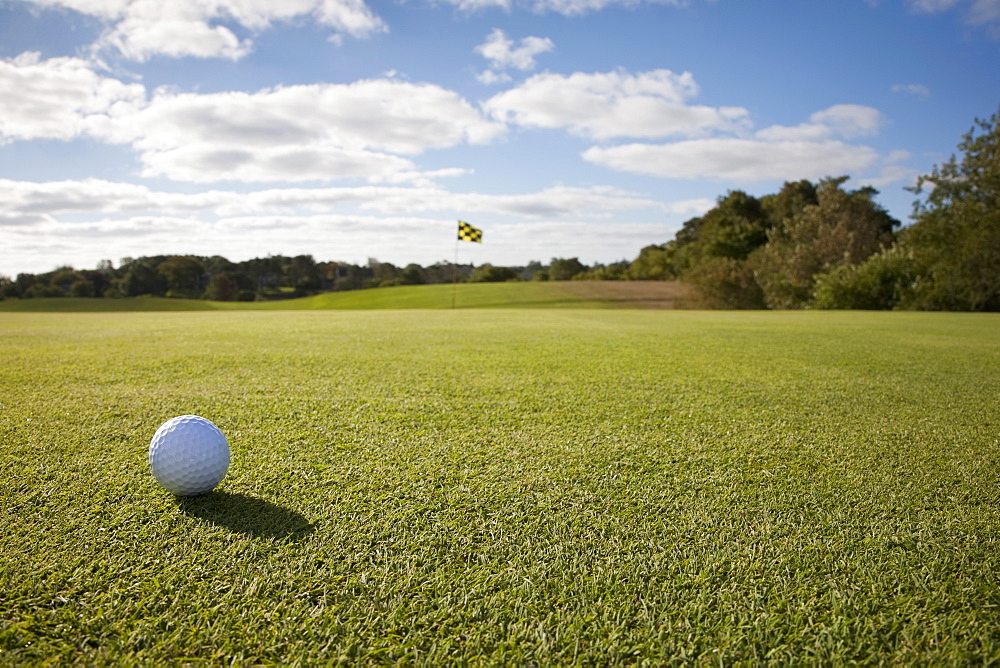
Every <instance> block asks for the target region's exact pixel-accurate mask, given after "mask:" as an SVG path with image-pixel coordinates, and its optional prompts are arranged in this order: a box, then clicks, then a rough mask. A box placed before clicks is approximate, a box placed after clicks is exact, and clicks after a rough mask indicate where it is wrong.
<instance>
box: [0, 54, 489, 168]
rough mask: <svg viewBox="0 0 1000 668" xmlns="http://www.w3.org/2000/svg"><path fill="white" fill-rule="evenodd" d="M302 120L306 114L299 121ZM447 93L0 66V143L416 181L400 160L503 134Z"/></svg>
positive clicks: (33, 57) (387, 84)
mask: <svg viewBox="0 0 1000 668" xmlns="http://www.w3.org/2000/svg"><path fill="white" fill-rule="evenodd" d="M303 110H308V113H303ZM505 130H506V128H505V126H504V125H503V124H501V123H497V122H495V121H492V120H490V119H488V118H485V117H484V116H483V115H482V114H481V113H480V112H479V111H478V110H476V109H475V108H474V107H473V106H472V105H471V104H469V103H468V102H467V101H466V100H465V99H463V98H462V97H461V96H460V95H458V94H457V93H455V92H453V91H450V90H447V89H444V88H441V87H440V86H436V85H433V84H414V83H408V82H405V81H399V80H395V79H371V80H362V81H358V82H355V83H352V84H315V85H302V86H287V87H279V88H273V89H265V90H261V91H258V92H256V93H244V92H226V93H215V94H207V95H199V94H195V93H171V92H168V91H158V92H157V93H156V94H154V95H153V97H152V99H149V100H147V99H146V91H145V89H144V87H143V86H142V85H140V84H125V83H122V82H121V81H118V80H117V79H113V78H109V77H104V76H101V75H99V74H97V73H96V72H95V71H94V70H93V69H92V66H91V65H90V64H88V63H87V62H86V61H83V60H80V59H75V58H55V59H51V60H46V61H41V60H39V58H38V56H37V54H24V55H22V56H19V57H18V58H15V59H13V60H8V61H0V142H4V141H8V142H9V141H13V140H19V139H21V140H23V139H37V138H50V139H73V138H75V137H80V136H89V137H93V138H96V139H99V140H103V141H106V142H110V143H116V144H127V145H130V146H131V147H132V148H133V149H135V150H136V151H137V152H138V154H139V158H140V160H141V162H142V164H143V167H144V170H143V173H144V175H146V176H157V177H159V176H162V177H167V178H170V179H175V180H180V181H191V182H200V183H208V182H214V181H221V180H236V181H256V182H259V181H284V180H287V181H307V180H322V181H326V180H331V179H344V178H348V179H362V180H363V179H368V180H373V181H384V182H394V181H395V182H399V181H400V180H403V181H411V182H412V181H414V180H417V179H419V178H420V177H419V170H418V168H417V166H416V165H415V164H414V163H413V162H412V160H410V159H409V157H410V156H415V155H419V154H421V153H423V152H424V151H427V150H430V149H442V148H449V147H452V146H456V145H459V144H463V143H471V144H483V143H488V142H490V141H492V140H493V139H495V138H496V137H497V136H499V135H500V134H502V133H503V132H505Z"/></svg>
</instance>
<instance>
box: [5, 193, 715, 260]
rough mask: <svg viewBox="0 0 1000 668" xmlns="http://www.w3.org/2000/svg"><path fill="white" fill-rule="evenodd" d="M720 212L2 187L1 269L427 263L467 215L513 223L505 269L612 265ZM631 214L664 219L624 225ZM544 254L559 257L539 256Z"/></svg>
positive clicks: (622, 203)
mask: <svg viewBox="0 0 1000 668" xmlns="http://www.w3.org/2000/svg"><path fill="white" fill-rule="evenodd" d="M713 205H714V202H713V201H711V200H704V199H695V200H685V201H678V202H669V203H664V202H660V201H657V200H652V199H649V198H646V197H643V196H641V195H637V194H635V193H630V192H627V191H622V190H619V189H616V188H610V187H590V188H574V187H568V186H558V187H552V188H546V189H544V190H539V191H537V192H534V193H520V194H512V195H496V194H487V193H455V192H450V191H447V190H444V189H441V188H438V187H417V188H403V187H388V186H361V187H357V188H277V189H268V190H260V191H256V192H250V193H243V192H237V191H230V190H211V191H207V192H202V193H195V194H188V193H170V192H161V191H156V190H152V189H149V188H147V187H145V186H142V185H136V184H128V183H117V182H110V181H102V180H97V179H88V180H86V181H61V182H51V183H36V182H26V181H12V180H0V225H2V226H3V236H4V242H5V243H4V244H3V245H0V271H2V272H3V273H5V274H9V275H12V274H16V273H17V272H19V271H41V270H44V269H46V268H48V267H50V266H51V265H52V263H53V262H59V263H70V264H73V265H75V266H77V267H93V266H95V265H96V263H97V261H98V260H100V259H101V258H108V257H110V258H118V257H122V256H125V255H130V256H139V255H155V254H161V253H194V254H197V255H212V254H219V255H223V256H225V257H228V258H230V259H233V260H239V259H247V258H250V257H259V256H261V255H264V254H266V253H287V254H299V253H302V252H310V253H313V254H314V255H315V256H316V257H317V258H318V259H341V260H348V261H357V262H363V261H364V260H365V258H367V257H369V256H372V255H377V256H378V257H379V258H381V259H383V260H388V261H392V262H396V263H400V264H406V263H409V262H419V263H422V264H428V263H432V262H435V261H438V260H440V259H441V258H442V254H444V253H447V252H448V250H447V249H448V248H453V246H454V224H455V223H454V220H455V217H456V215H460V216H461V217H472V218H473V220H476V221H477V222H479V221H481V220H490V221H496V220H497V219H500V220H503V221H504V222H502V223H500V222H490V223H489V224H488V225H487V224H485V223H482V222H480V223H479V224H480V225H483V227H486V228H487V229H488V230H489V235H490V237H489V238H490V245H489V248H488V250H489V261H491V262H494V263H501V264H502V263H507V264H519V263H524V262H527V261H528V260H530V259H541V260H545V259H548V257H549V255H551V256H562V257H572V256H579V257H581V258H582V259H584V261H586V262H592V261H595V260H601V261H608V260H609V258H615V259H617V258H618V257H621V258H627V257H634V256H635V255H636V253H638V251H639V249H640V248H641V247H642V246H645V245H648V244H649V243H650V241H651V240H666V239H667V238H669V236H670V231H671V228H670V226H669V224H668V223H665V222H663V219H664V218H665V214H674V215H696V214H699V213H703V212H704V211H706V210H708V209H709V208H711V207H712V206H713ZM445 212H447V213H448V215H445ZM459 212H460V213H459ZM428 214H429V215H428ZM626 216H627V218H626V221H627V220H628V219H632V220H633V221H635V220H636V219H638V220H639V221H641V220H642V219H643V218H652V219H653V220H656V221H658V222H655V223H643V222H622V219H623V218H625V217H626ZM511 217H512V218H513V219H514V222H511V221H510V220H508V218H511ZM517 220H522V221H525V222H524V223H518V222H516V221H517ZM550 237H551V238H550ZM304 240H307V241H304ZM542 240H544V243H542ZM595 242H596V245H595ZM537 248H545V251H544V252H545V253H546V254H549V255H546V256H535V255H534V250H533V249H537ZM595 248H599V249H600V255H599V256H594V252H595V251H594V249H595ZM472 250H479V249H472ZM469 252H470V253H471V250H470V251H469ZM52 258H59V259H58V260H53V259H52ZM473 258H474V256H473V255H471V254H470V255H468V258H467V259H468V260H471V259H473Z"/></svg>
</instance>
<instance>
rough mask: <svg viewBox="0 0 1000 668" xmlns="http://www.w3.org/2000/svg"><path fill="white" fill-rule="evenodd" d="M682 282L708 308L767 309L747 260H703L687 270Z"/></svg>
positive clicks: (717, 258)
mask: <svg viewBox="0 0 1000 668" xmlns="http://www.w3.org/2000/svg"><path fill="white" fill-rule="evenodd" d="M684 281H685V282H686V283H689V284H690V285H691V286H692V287H694V288H695V290H696V291H697V292H698V295H699V296H700V297H701V299H702V301H703V302H704V305H705V306H708V307H709V308H723V309H762V308H766V304H765V302H764V293H763V292H762V291H761V288H760V285H758V284H757V281H756V279H755V277H754V272H753V269H752V268H751V265H750V263H749V262H748V261H746V260H737V259H736V258H732V257H714V258H711V259H708V260H705V261H703V262H700V263H698V264H697V265H695V266H694V267H692V268H691V269H689V270H688V271H687V273H686V274H684Z"/></svg>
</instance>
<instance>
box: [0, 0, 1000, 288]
mask: <svg viewBox="0 0 1000 668" xmlns="http://www.w3.org/2000/svg"><path fill="white" fill-rule="evenodd" d="M998 105H1000V0H760V1H758V2H749V1H747V0H387V1H381V0H379V1H376V0H367V1H366V0H281V1H280V2H279V1H277V0H0V274H4V275H6V276H9V277H14V276H16V275H17V274H18V273H22V272H25V273H42V272H46V271H51V270H53V269H55V268H57V267H61V266H66V265H69V266H73V267H75V268H77V269H91V268H95V267H96V266H97V264H98V263H99V262H100V261H101V260H111V262H112V263H113V264H114V265H115V266H118V265H119V263H120V262H121V260H122V259H123V258H127V257H140V256H144V255H169V254H192V255H199V256H211V255H222V256H224V257H227V258H229V259H230V260H233V261H240V260H246V259H250V258H254V257H264V256H267V255H302V254H310V255H312V256H313V257H314V258H315V259H316V260H317V261H342V262H351V263H358V264H364V263H366V262H367V261H368V259H369V258H377V259H378V260H380V261H382V262H392V263H393V264H396V265H399V266H405V265H407V264H410V263H418V264H421V265H430V264H434V263H435V262H450V261H453V260H454V259H455V258H458V260H459V262H462V263H473V264H475V265H481V264H484V263H492V264H496V265H524V264H527V263H528V262H529V261H532V260H538V261H541V262H543V263H546V262H548V261H549V260H550V259H551V258H571V257H576V258H578V259H579V260H580V261H581V262H583V263H585V264H588V265H592V264H595V263H602V264H607V263H611V262H616V261H619V260H631V259H633V258H635V257H636V256H637V255H638V253H639V251H640V249H641V248H643V247H644V246H648V245H650V244H661V243H664V242H666V241H669V240H670V239H672V238H673V236H674V234H675V232H676V231H677V230H678V229H679V228H680V227H681V225H682V224H683V223H684V221H686V220H688V219H690V218H692V217H694V216H698V215H700V214H702V213H704V212H705V211H707V210H708V209H710V208H711V207H712V206H713V205H714V203H715V202H716V200H717V199H718V198H720V197H722V196H725V195H726V193H728V192H729V191H732V190H742V191H744V192H747V193H750V194H752V195H755V196H763V195H766V194H769V193H773V192H777V191H778V190H779V189H780V188H781V185H782V184H783V183H784V182H786V181H796V180H799V179H809V180H812V181H814V182H815V181H818V180H820V179H823V178H826V177H837V176H842V175H846V176H850V177H851V179H850V181H848V183H847V186H846V187H848V188H852V189H853V188H859V187H863V186H873V187H875V188H877V189H878V190H879V193H880V194H879V195H878V197H877V200H878V202H879V203H880V204H881V205H882V206H884V207H885V208H886V209H887V210H888V211H889V212H890V213H891V214H892V215H894V216H895V217H896V218H898V219H899V220H900V221H901V222H902V223H903V224H906V223H907V222H909V216H910V213H911V210H912V204H913V201H914V199H915V198H916V196H915V195H914V194H913V193H912V192H909V191H907V190H906V188H907V187H911V186H913V184H914V183H915V179H916V177H917V176H918V175H920V174H927V173H929V172H930V171H931V170H932V169H933V168H934V166H935V165H940V164H941V163H943V162H944V161H946V160H947V159H948V158H949V157H950V156H951V155H953V154H955V153H956V151H957V149H956V147H957V144H958V143H959V142H960V141H961V137H962V135H963V134H964V133H965V132H967V131H969V130H970V129H971V127H972V125H973V122H974V120H975V119H976V118H983V119H986V118H989V117H990V116H991V115H992V114H994V113H996V112H997V110H998ZM460 219H461V220H466V221H468V222H470V223H471V224H473V225H474V226H476V227H478V228H480V229H481V230H483V243H482V244H475V243H468V242H461V243H458V242H457V241H456V233H457V221H458V220H460Z"/></svg>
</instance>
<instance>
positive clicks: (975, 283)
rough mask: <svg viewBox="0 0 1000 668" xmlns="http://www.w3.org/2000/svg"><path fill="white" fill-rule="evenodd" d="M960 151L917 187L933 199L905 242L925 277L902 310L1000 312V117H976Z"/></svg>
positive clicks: (920, 210) (920, 207)
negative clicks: (982, 118) (959, 155)
mask: <svg viewBox="0 0 1000 668" xmlns="http://www.w3.org/2000/svg"><path fill="white" fill-rule="evenodd" d="M977 130H978V133H977ZM958 148H959V150H960V151H962V153H963V155H962V157H961V159H958V158H956V157H955V156H954V155H953V156H952V157H951V158H950V159H949V160H948V162H946V163H945V164H943V165H941V166H940V167H937V166H935V167H934V169H933V171H932V172H931V173H930V174H927V175H925V176H921V177H920V178H919V179H918V181H917V186H916V188H915V189H914V192H915V193H916V194H918V195H920V194H923V193H925V192H926V199H925V200H923V201H921V200H918V201H917V202H916V203H915V204H914V213H913V219H914V223H913V225H912V226H910V227H909V228H908V229H907V230H905V231H904V233H903V235H902V238H901V240H900V243H901V245H902V246H903V248H904V249H905V250H907V251H908V252H910V253H912V254H913V258H914V262H915V264H916V266H917V272H918V276H917V279H916V281H915V285H914V289H913V291H912V292H911V293H910V294H909V295H907V296H906V299H905V302H904V303H903V304H901V305H902V306H905V307H908V308H919V309H935V310H938V309H949V310H970V311H997V310H1000V270H998V267H1000V112H998V113H995V114H993V116H992V117H991V118H990V119H989V120H980V119H976V121H975V124H974V126H973V127H972V129H970V130H969V132H967V133H966V134H965V135H963V136H962V141H961V143H959V145H958Z"/></svg>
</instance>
